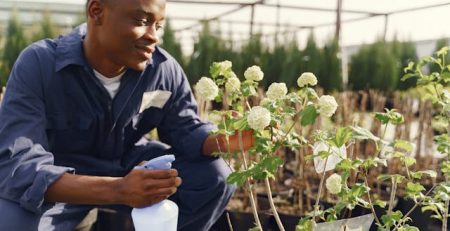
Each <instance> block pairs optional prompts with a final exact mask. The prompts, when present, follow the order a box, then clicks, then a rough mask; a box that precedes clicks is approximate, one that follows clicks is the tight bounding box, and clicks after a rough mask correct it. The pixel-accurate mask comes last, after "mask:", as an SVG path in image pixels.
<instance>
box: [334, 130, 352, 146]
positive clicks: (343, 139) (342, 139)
mask: <svg viewBox="0 0 450 231" xmlns="http://www.w3.org/2000/svg"><path fill="white" fill-rule="evenodd" d="M352 133H353V132H352V129H350V128H349V127H340V128H338V130H337V131H336V136H335V138H334V144H335V145H336V147H338V148H339V147H342V146H343V145H345V144H346V143H347V142H348V141H349V140H350V139H352Z"/></svg>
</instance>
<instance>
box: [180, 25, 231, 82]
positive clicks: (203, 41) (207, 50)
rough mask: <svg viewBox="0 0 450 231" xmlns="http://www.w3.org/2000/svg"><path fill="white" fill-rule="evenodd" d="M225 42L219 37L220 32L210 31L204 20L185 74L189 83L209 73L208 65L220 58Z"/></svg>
mask: <svg viewBox="0 0 450 231" xmlns="http://www.w3.org/2000/svg"><path fill="white" fill-rule="evenodd" d="M225 49H226V43H225V42H224V41H223V40H222V39H221V37H220V32H214V33H213V32H211V29H210V26H209V23H208V22H204V24H203V30H202V31H201V32H200V33H199V35H198V38H197V41H195V43H194V52H193V53H192V55H191V57H190V60H189V64H188V66H187V69H186V70H185V71H186V74H187V76H188V78H189V81H190V83H191V84H193V83H196V82H197V81H198V80H199V79H200V78H201V77H202V76H205V75H208V74H209V65H210V64H211V63H212V62H215V61H220V60H221V59H222V57H223V56H222V55H221V54H222V51H223V50H225Z"/></svg>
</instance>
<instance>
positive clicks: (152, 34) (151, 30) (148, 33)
mask: <svg viewBox="0 0 450 231" xmlns="http://www.w3.org/2000/svg"><path fill="white" fill-rule="evenodd" d="M144 38H146V39H147V40H149V41H151V42H152V43H158V42H159V37H158V34H157V32H156V24H153V25H149V26H147V29H146V30H145V34H144Z"/></svg>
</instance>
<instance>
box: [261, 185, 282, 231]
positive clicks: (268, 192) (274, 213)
mask: <svg viewBox="0 0 450 231" xmlns="http://www.w3.org/2000/svg"><path fill="white" fill-rule="evenodd" d="M264 181H265V184H266V190H267V197H268V199H269V204H270V208H271V209H272V213H273V216H274V217H275V221H276V222H277V225H278V228H279V229H280V231H284V230H285V229H284V227H283V223H282V222H281V219H280V216H279V215H278V212H277V209H276V208H275V203H274V202H273V198H272V190H271V189H270V182H269V177H266V178H265V179H264Z"/></svg>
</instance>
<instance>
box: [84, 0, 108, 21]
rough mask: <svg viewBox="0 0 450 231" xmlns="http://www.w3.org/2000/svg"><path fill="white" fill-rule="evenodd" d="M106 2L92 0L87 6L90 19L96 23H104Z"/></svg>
mask: <svg viewBox="0 0 450 231" xmlns="http://www.w3.org/2000/svg"><path fill="white" fill-rule="evenodd" d="M104 11H105V4H104V3H103V2H102V1H101V0H90V1H89V4H88V7H87V15H88V20H92V22H93V23H94V24H95V25H101V24H102V23H103V17H104Z"/></svg>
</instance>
